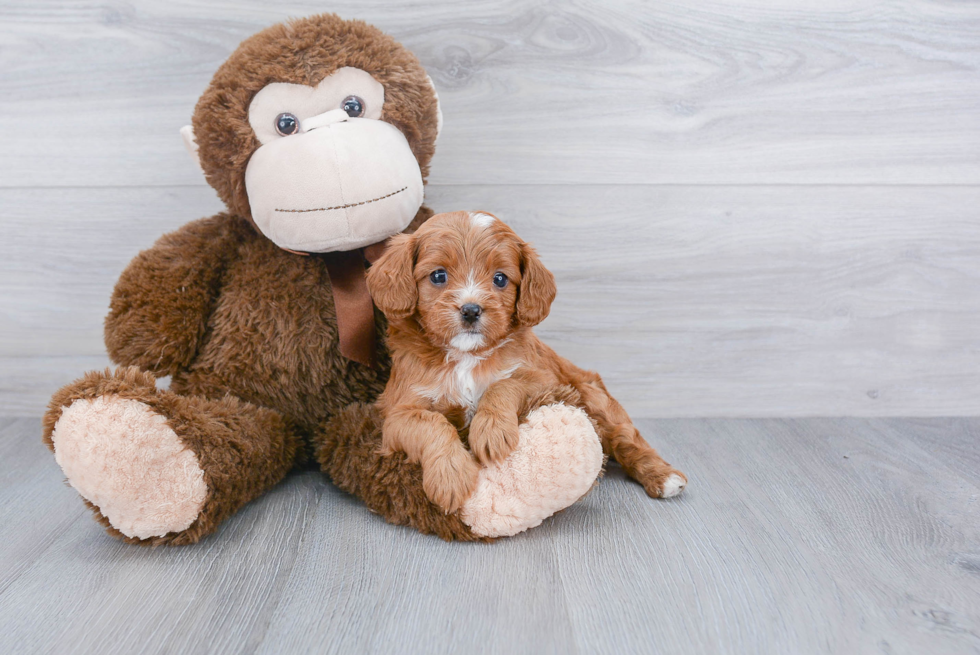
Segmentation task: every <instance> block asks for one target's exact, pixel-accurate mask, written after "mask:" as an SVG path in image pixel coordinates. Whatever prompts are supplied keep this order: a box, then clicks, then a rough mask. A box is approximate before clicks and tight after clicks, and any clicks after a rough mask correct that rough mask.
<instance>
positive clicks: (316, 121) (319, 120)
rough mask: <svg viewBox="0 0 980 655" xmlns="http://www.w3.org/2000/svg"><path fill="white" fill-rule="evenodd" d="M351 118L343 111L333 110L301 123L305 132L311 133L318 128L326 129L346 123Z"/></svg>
mask: <svg viewBox="0 0 980 655" xmlns="http://www.w3.org/2000/svg"><path fill="white" fill-rule="evenodd" d="M348 118H350V116H348V115H347V112H346V111H344V110H343V109H331V110H330V111H325V112H323V113H322V114H317V115H316V116H310V117H309V118H307V119H306V120H304V121H300V127H302V128H303V131H304V132H309V131H310V130H315V129H316V128H318V127H326V126H327V125H333V124H334V123H341V122H343V121H346V120H347V119H348Z"/></svg>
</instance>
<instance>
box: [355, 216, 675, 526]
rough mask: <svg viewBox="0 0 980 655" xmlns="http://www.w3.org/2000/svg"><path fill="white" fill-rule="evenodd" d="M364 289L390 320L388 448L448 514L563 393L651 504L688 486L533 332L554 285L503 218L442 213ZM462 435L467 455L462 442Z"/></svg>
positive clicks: (399, 240) (594, 383)
mask: <svg viewBox="0 0 980 655" xmlns="http://www.w3.org/2000/svg"><path fill="white" fill-rule="evenodd" d="M367 281H368V288H369V289H370V290H371V295H372V296H373V297H374V299H375V302H376V303H377V305H378V307H379V308H380V309H381V310H382V311H384V313H385V315H386V316H387V317H388V320H389V327H388V347H389V350H390V352H391V357H392V371H391V378H390V379H389V381H388V385H387V386H386V387H385V391H384V393H383V394H382V395H381V397H380V398H379V400H378V405H379V407H380V409H381V413H382V416H383V417H384V428H383V438H382V442H383V444H384V447H385V449H386V450H387V451H388V452H404V453H405V454H406V455H407V456H408V459H409V461H411V462H418V463H419V464H420V465H421V467H422V485H423V488H424V489H425V492H426V494H427V495H428V496H429V498H430V499H431V500H432V501H434V502H435V503H437V504H438V505H439V506H440V507H442V508H443V509H445V510H446V511H447V512H453V511H456V510H457V509H459V507H460V506H461V505H462V503H463V502H465V500H466V499H467V498H469V497H470V495H471V494H472V492H473V490H474V489H475V487H476V484H477V476H478V473H479V470H480V465H481V464H482V465H487V464H491V463H494V462H500V461H503V460H504V459H506V458H507V456H508V455H510V453H511V452H512V451H513V450H514V448H515V447H516V446H517V444H518V425H519V419H520V417H521V416H524V415H525V414H523V413H522V412H523V410H524V409H525V406H526V404H527V400H528V399H529V398H537V397H541V395H542V394H547V393H548V392H549V391H551V390H554V389H557V388H560V387H564V386H569V387H572V388H573V389H574V390H575V391H576V392H577V395H578V399H577V400H578V403H577V404H579V405H580V406H581V408H582V409H583V410H584V411H585V412H586V414H587V415H588V416H589V417H591V418H592V419H593V420H594V421H595V423H596V425H597V426H598V430H597V432H598V434H599V437H600V439H601V441H602V446H603V451H604V452H605V453H606V454H607V455H611V456H612V457H614V458H615V459H616V461H617V462H619V463H620V465H621V466H622V467H623V469H624V470H625V471H626V473H627V474H628V475H629V476H630V477H632V478H633V479H635V480H637V481H638V482H640V483H641V484H642V485H643V487H644V489H645V490H646V491H647V493H648V494H649V495H650V496H653V497H661V496H664V495H673V494H674V493H676V492H677V491H679V490H680V489H681V488H683V486H684V485H685V484H686V481H687V478H686V477H685V476H684V474H683V473H681V472H680V471H677V470H676V469H674V468H672V467H671V466H670V465H669V464H668V463H667V462H665V461H664V460H663V459H662V458H661V457H660V456H659V455H658V454H657V451H655V450H654V449H653V448H651V447H650V445H649V444H648V443H647V442H646V441H645V440H644V439H643V437H642V436H641V435H640V433H639V431H638V430H637V429H636V427H635V426H634V425H633V423H632V421H630V419H629V416H628V415H627V414H626V411H625V410H624V409H623V407H622V405H620V404H619V403H618V402H617V401H616V400H615V399H614V398H613V397H612V396H611V395H610V394H609V392H608V391H607V390H606V387H605V385H604V384H603V383H602V380H601V378H600V377H599V376H598V375H597V374H596V373H593V372H591V371H585V370H582V369H580V368H578V367H577V366H575V365H574V364H572V363H571V362H570V361H568V360H567V359H564V358H563V357H560V356H559V355H558V354H557V353H555V352H554V351H553V350H552V349H551V348H549V347H548V346H546V345H545V344H544V343H542V342H541V340H539V339H538V338H537V337H536V336H535V335H534V332H533V331H532V328H533V326H535V325H537V324H538V323H540V322H541V321H542V320H544V318H545V317H546V316H547V315H548V312H549V310H550V307H551V303H552V301H553V300H554V298H555V293H556V288H555V281H554V277H553V276H552V275H551V273H550V272H549V271H548V269H546V268H545V267H544V265H543V264H542V263H541V261H540V259H539V258H538V256H537V253H536V252H535V251H534V249H533V248H531V247H530V246H529V245H528V244H527V243H525V242H524V241H522V240H521V239H520V238H519V237H518V236H517V234H515V233H514V231H513V230H511V229H510V228H509V227H508V226H506V225H505V224H504V223H503V222H501V221H500V220H499V219H497V218H496V217H494V216H492V215H490V214H486V213H483V212H451V213H446V214H439V215H437V216H434V217H432V218H431V219H430V220H429V221H427V222H426V223H425V225H423V226H422V227H420V228H419V229H418V231H416V232H415V233H414V234H410V235H400V236H398V237H396V238H395V239H393V240H392V242H391V244H390V246H389V248H388V250H387V251H386V252H385V254H384V255H383V256H382V257H381V259H379V260H378V261H377V263H376V264H375V266H374V267H372V268H371V270H370V271H368V279H367ZM460 419H462V420H460ZM464 427H468V445H469V448H467V447H466V446H465V445H464V443H463V441H462V440H461V439H460V436H459V432H460V429H461V428H464ZM668 481H669V482H668Z"/></svg>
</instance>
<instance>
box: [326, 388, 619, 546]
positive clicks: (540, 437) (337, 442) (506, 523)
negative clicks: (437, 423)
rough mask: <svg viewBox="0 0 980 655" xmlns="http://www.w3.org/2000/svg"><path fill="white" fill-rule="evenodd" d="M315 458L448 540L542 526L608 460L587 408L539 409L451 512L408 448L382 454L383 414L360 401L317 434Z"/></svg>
mask: <svg viewBox="0 0 980 655" xmlns="http://www.w3.org/2000/svg"><path fill="white" fill-rule="evenodd" d="M314 440H315V441H316V457H317V460H318V461H319V462H320V465H321V467H322V468H323V471H324V472H325V473H326V474H327V475H329V476H330V478H331V479H332V480H333V482H334V484H336V485H337V486H338V487H340V488H341V489H343V490H345V491H347V492H349V493H351V494H353V495H355V496H357V497H358V498H360V499H361V500H362V501H364V503H366V504H367V506H368V508H369V509H371V510H372V511H373V512H376V513H378V514H380V515H381V516H383V517H384V518H385V519H386V520H387V521H388V522H390V523H395V524H398V525H409V526H412V527H414V528H415V529H417V530H419V531H420V532H423V533H425V534H435V535H438V536H439V537H442V538H443V539H446V540H452V539H457V540H461V541H473V540H486V539H489V538H493V537H505V536H511V535H515V534H517V533H519V532H523V531H524V530H527V529H528V528H533V527H535V526H537V525H539V524H540V523H541V522H542V521H543V520H544V519H546V518H547V517H549V516H551V515H553V514H555V513H556V512H559V511H561V510H563V509H565V508H566V507H568V506H569V505H571V504H573V503H574V502H576V501H577V500H579V499H580V498H581V497H582V496H584V495H585V494H586V493H587V492H588V491H589V489H591V488H592V486H593V484H594V483H595V480H596V478H597V477H598V475H599V473H600V471H601V469H602V463H603V457H602V447H601V445H600V443H599V438H598V436H597V435H596V432H595V429H594V428H593V426H592V423H591V421H590V420H589V418H588V417H587V416H586V414H585V412H583V411H582V410H581V409H579V408H577V407H571V406H569V405H564V404H560V403H559V404H549V405H545V406H540V407H536V408H533V410H532V411H531V412H530V413H529V414H528V415H527V419H526V421H525V422H524V423H522V424H521V426H520V429H519V438H518V445H517V447H516V448H515V449H514V451H513V452H512V453H511V454H510V455H509V456H508V457H507V458H506V459H504V460H503V461H502V462H498V463H496V464H491V465H489V466H486V467H484V468H483V469H481V470H480V474H479V481H478V483H477V488H476V491H474V492H473V495H472V496H470V498H469V499H468V500H467V501H466V502H465V503H464V504H463V508H462V509H461V510H460V511H459V512H457V513H456V514H450V515H447V514H445V513H444V512H443V511H442V510H441V509H440V508H439V507H438V506H437V505H436V504H435V503H432V502H430V501H429V500H428V498H427V497H426V495H425V491H424V490H423V489H422V469H421V467H420V466H419V465H417V464H412V463H409V462H408V461H407V458H406V456H405V455H404V454H403V453H400V452H396V453H393V454H390V455H383V454H381V417H380V414H379V413H378V411H377V410H376V409H375V408H374V407H373V406H369V405H360V404H355V405H351V406H349V407H347V408H346V409H345V410H344V411H342V412H341V413H340V414H338V415H337V416H336V417H334V418H333V419H331V420H330V421H328V422H327V423H326V425H325V426H324V428H323V429H322V430H320V431H319V432H318V433H317V434H316V435H315V436H314Z"/></svg>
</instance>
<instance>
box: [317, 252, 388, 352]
mask: <svg viewBox="0 0 980 655" xmlns="http://www.w3.org/2000/svg"><path fill="white" fill-rule="evenodd" d="M386 244H387V240H385V241H381V242H378V243H375V244H372V245H370V246H367V247H366V248H361V249H359V250H350V251H347V252H331V253H326V254H324V255H323V258H324V261H325V262H326V264H327V274H328V275H329V276H330V285H331V286H332V287H333V304H334V308H335V309H336V312H337V334H338V336H339V339H340V354H341V355H343V356H344V357H346V358H347V359H350V360H353V361H355V362H358V363H360V364H363V365H365V366H374V364H375V354H376V350H375V334H374V302H373V301H372V300H371V294H370V293H368V288H367V280H366V278H365V277H364V262H365V261H367V262H368V263H374V262H375V261H376V260H377V259H378V257H380V256H381V254H382V253H383V252H384V250H385V245H386Z"/></svg>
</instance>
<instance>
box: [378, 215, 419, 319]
mask: <svg viewBox="0 0 980 655" xmlns="http://www.w3.org/2000/svg"><path fill="white" fill-rule="evenodd" d="M414 271H415V236H414V235H411V234H399V235H398V236H396V237H393V238H392V239H391V241H389V242H388V247H387V248H386V249H385V252H384V254H383V255H381V257H379V258H378V261H376V262H375V263H374V264H373V265H372V266H371V268H369V269H368V272H367V285H368V292H369V293H370V294H371V298H372V299H373V300H374V304H375V305H377V306H378V309H380V310H381V311H382V312H384V315H385V316H387V317H388V318H406V317H408V316H411V315H412V314H414V313H415V307H416V305H417V304H418V301H419V290H418V286H417V285H416V284H415V275H414Z"/></svg>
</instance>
